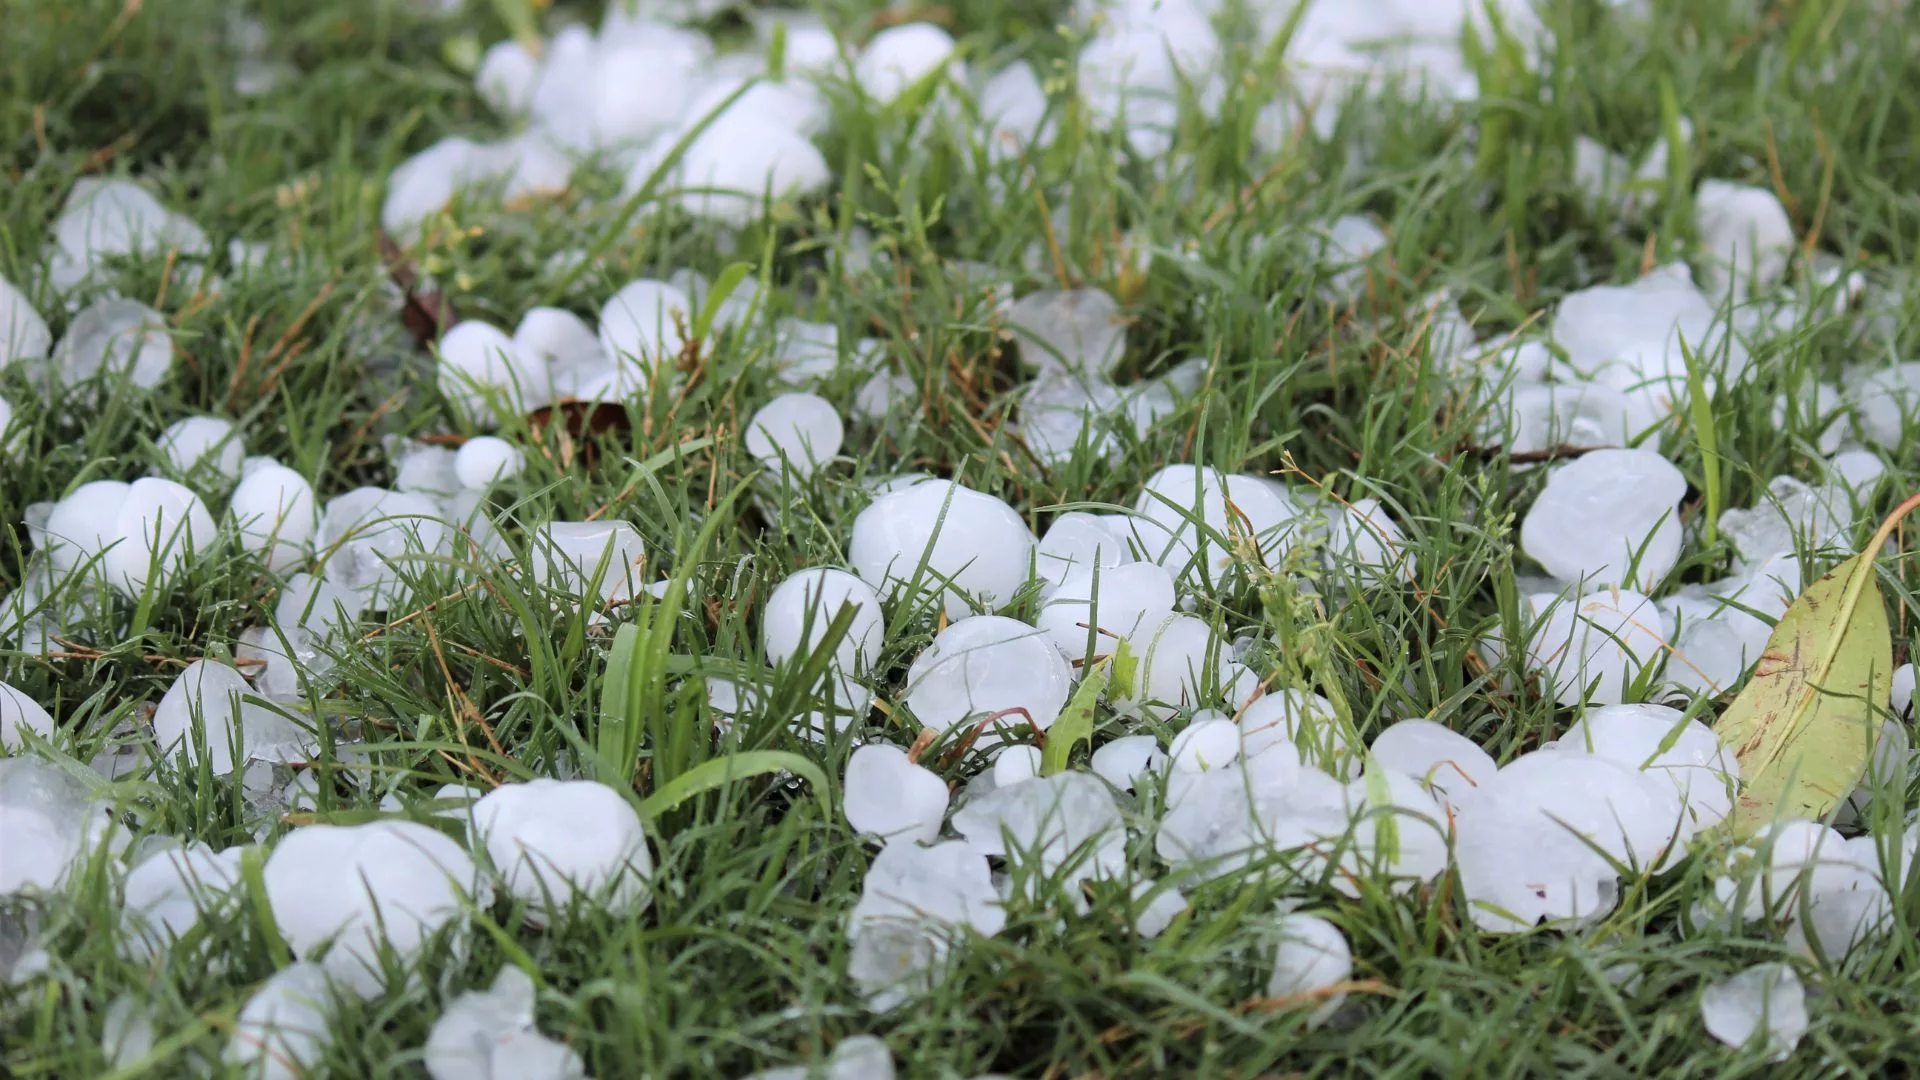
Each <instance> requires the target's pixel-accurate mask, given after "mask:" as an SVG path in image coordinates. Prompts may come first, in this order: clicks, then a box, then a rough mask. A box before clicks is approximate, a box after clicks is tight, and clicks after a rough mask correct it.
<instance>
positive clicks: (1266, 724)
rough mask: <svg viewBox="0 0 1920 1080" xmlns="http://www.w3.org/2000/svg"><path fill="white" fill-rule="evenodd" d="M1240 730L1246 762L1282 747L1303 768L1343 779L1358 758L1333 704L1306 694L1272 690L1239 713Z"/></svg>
mask: <svg viewBox="0 0 1920 1080" xmlns="http://www.w3.org/2000/svg"><path fill="white" fill-rule="evenodd" d="M1240 730H1241V731H1242V732H1244V733H1245V739H1246V745H1245V746H1244V747H1243V748H1242V751H1241V752H1242V753H1244V754H1246V755H1247V756H1248V757H1249V758H1252V757H1258V756H1259V755H1261V754H1264V753H1266V752H1267V751H1269V750H1272V749H1274V748H1276V747H1281V746H1284V747H1286V748H1287V749H1288V750H1289V751H1291V752H1292V753H1293V755H1294V756H1295V757H1297V758H1298V759H1299V761H1300V763H1301V764H1302V765H1312V766H1315V767H1316V768H1322V769H1325V770H1326V771H1327V772H1329V773H1332V774H1333V775H1335V776H1339V777H1341V778H1343V779H1344V778H1345V775H1346V771H1347V766H1348V764H1349V763H1351V762H1352V761H1353V760H1354V759H1355V758H1357V757H1359V756H1360V754H1359V750H1360V748H1359V747H1357V746H1355V745H1353V742H1352V740H1350V739H1349V738H1348V735H1347V732H1346V730H1345V729H1343V728H1342V727H1341V725H1340V718H1339V714H1338V713H1336V712H1334V709H1333V703H1332V702H1330V701H1328V700H1327V699H1326V698H1323V697H1321V696H1320V695H1319V694H1315V693H1310V692H1308V691H1306V690H1297V689H1290V688H1289V689H1280V690H1274V691H1272V692H1271V693H1267V694H1263V695H1261V696H1260V697H1258V698H1256V699H1254V701H1253V702H1252V703H1251V704H1249V705H1248V706H1247V707H1246V708H1245V709H1242V710H1241V712H1240Z"/></svg>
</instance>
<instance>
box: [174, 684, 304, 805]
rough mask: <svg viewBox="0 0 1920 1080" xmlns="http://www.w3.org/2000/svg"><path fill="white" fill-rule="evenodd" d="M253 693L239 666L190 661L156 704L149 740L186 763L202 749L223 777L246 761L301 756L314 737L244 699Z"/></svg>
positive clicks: (190, 763) (189, 764) (196, 758)
mask: <svg viewBox="0 0 1920 1080" xmlns="http://www.w3.org/2000/svg"><path fill="white" fill-rule="evenodd" d="M252 696H253V688H252V687H250V686H248V685H247V680H246V679H244V678H242V677H241V675H240V673H239V672H238V671H236V670H234V669H233V668H231V667H228V666H227V665H225V664H221V663H216V662H215V661H212V660H195V661H194V662H193V663H191V664H188V665H187V666H186V668H185V669H183V670H182V671H181V672H180V674H179V675H178V676H176V677H175V678H174V680H173V684H172V685H171V686H169V687H167V692H166V693H165V694H164V695H162V696H161V698H160V704H159V705H158V706H156V707H155V709H154V713H153V736H154V741H155V742H157V743H158V744H159V746H160V749H161V752H162V753H165V754H169V755H172V754H181V755H184V756H185V762H186V765H187V767H188V768H192V767H194V766H195V765H197V764H198V763H199V762H200V761H201V755H202V754H205V755H206V757H205V760H206V764H207V769H208V771H209V772H211V773H212V774H213V775H214V776H226V775H228V774H230V773H232V772H233V771H234V770H235V769H237V768H240V767H241V766H243V765H245V764H246V763H247V762H249V761H256V760H258V761H298V760H300V759H301V758H303V757H305V756H306V751H307V749H308V748H310V747H311V745H312V744H313V736H312V735H311V734H310V733H308V732H307V731H305V730H304V729H302V728H301V727H300V725H298V724H296V723H294V722H293V721H292V720H289V719H287V718H286V717H285V716H283V715H281V714H280V713H279V712H277V711H275V710H273V709H271V708H268V707H267V706H265V705H262V704H258V703H256V702H254V701H250V700H246V699H247V698H251V697H252Z"/></svg>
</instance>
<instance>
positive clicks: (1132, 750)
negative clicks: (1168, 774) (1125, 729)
mask: <svg viewBox="0 0 1920 1080" xmlns="http://www.w3.org/2000/svg"><path fill="white" fill-rule="evenodd" d="M1166 761H1167V755H1165V754H1163V753H1161V751H1160V743H1159V740H1157V739H1155V738H1154V737H1153V736H1151V735H1123V736H1121V737H1120V738H1118V739H1115V740H1113V741H1112V742H1109V743H1103V744H1101V746H1100V748H1099V749H1098V750H1095V751H1094V752H1093V758H1092V760H1091V761H1090V762H1089V763H1088V767H1089V768H1091V769H1092V770H1093V772H1094V775H1096V776H1098V777H1100V778H1101V779H1102V780H1105V781H1106V782H1107V783H1109V784H1112V785H1113V786H1114V787H1117V788H1120V789H1121V790H1123V791H1130V790H1132V789H1133V787H1134V785H1135V784H1137V783H1138V782H1139V780H1140V778H1141V777H1143V776H1146V775H1148V774H1150V773H1153V772H1156V771H1158V770H1159V769H1160V768H1161V767H1162V766H1164V765H1165V764H1166Z"/></svg>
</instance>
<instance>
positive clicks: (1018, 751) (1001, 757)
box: [993, 744, 1040, 790]
mask: <svg viewBox="0 0 1920 1080" xmlns="http://www.w3.org/2000/svg"><path fill="white" fill-rule="evenodd" d="M1039 775H1040V748H1039V747H1037V746H1023V745H1018V744H1016V745H1013V746H1004V747H1001V748H1000V751H999V752H998V753H996V754H994V755H993V786H994V788H995V789H996V790H998V789H1000V788H1009V787H1012V786H1013V785H1015V784H1018V783H1021V782H1022V781H1026V780H1032V779H1034V778H1035V777H1037V776H1039Z"/></svg>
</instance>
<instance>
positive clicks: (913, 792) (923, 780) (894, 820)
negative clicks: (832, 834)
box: [845, 743, 947, 843]
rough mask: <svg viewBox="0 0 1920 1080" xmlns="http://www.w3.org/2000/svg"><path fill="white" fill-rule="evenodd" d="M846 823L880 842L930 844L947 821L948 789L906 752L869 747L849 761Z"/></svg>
mask: <svg viewBox="0 0 1920 1080" xmlns="http://www.w3.org/2000/svg"><path fill="white" fill-rule="evenodd" d="M845 799H846V803H845V810H846V814H847V824H849V825H851V826H853V831H854V832H857V833H861V834H863V835H869V836H878V837H880V838H881V839H882V840H886V841H893V840H902V841H906V842H909V843H911V842H912V841H916V840H919V841H927V842H931V841H932V840H933V839H934V837H936V836H938V835H940V824H941V822H942V821H943V820H945V818H946V816H947V785H946V782H945V781H943V780H941V779H940V777H938V776H936V775H935V774H934V773H933V772H932V771H930V770H928V769H926V768H923V767H921V766H920V765H917V764H915V763H913V762H911V761H909V760H907V752H906V751H904V750H902V749H900V748H899V747H897V746H890V745H887V744H886V743H868V744H867V745H865V746H862V747H860V748H859V749H857V750H855V751H854V752H853V756H852V757H850V758H848V759H847V776H846V783H845Z"/></svg>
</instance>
